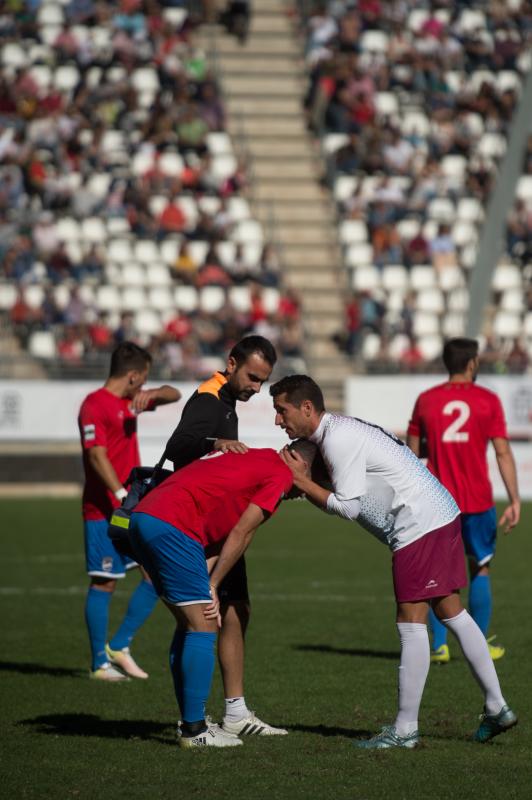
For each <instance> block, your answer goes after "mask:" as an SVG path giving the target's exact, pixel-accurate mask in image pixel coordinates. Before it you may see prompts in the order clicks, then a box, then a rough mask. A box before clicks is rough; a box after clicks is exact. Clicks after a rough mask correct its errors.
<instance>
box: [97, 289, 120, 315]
mask: <svg viewBox="0 0 532 800" xmlns="http://www.w3.org/2000/svg"><path fill="white" fill-rule="evenodd" d="M96 305H97V308H98V310H99V311H109V312H111V311H120V309H121V307H122V302H121V298H120V292H119V291H118V289H117V287H116V286H108V285H106V284H102V285H101V286H98V288H97V289H96Z"/></svg>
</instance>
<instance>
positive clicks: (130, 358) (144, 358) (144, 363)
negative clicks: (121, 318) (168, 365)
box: [109, 342, 152, 378]
mask: <svg viewBox="0 0 532 800" xmlns="http://www.w3.org/2000/svg"><path fill="white" fill-rule="evenodd" d="M151 361H152V358H151V355H150V354H149V353H148V351H147V350H144V348H143V347H139V346H138V344H135V343H134V342H121V343H120V344H119V345H118V347H115V349H114V350H113V352H112V354H111V366H110V369H109V377H110V378H122V377H123V376H124V375H126V374H127V373H128V372H129V371H130V370H132V369H134V370H138V371H139V372H141V371H142V370H144V369H146V367H149V366H150V364H151Z"/></svg>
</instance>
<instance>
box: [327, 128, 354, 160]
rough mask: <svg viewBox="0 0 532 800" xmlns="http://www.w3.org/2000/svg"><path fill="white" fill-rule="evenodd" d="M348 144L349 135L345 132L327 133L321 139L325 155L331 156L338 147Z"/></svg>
mask: <svg viewBox="0 0 532 800" xmlns="http://www.w3.org/2000/svg"><path fill="white" fill-rule="evenodd" d="M346 144H349V136H348V135H347V133H327V134H326V135H325V136H324V137H323V139H322V147H323V150H324V152H325V155H328V156H331V155H332V154H333V153H336V151H337V150H339V149H340V147H344V145H346Z"/></svg>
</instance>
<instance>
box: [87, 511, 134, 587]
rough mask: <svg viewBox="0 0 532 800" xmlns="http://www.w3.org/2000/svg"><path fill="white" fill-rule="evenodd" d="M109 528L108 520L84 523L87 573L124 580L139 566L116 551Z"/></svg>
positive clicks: (89, 520) (88, 520)
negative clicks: (128, 572)
mask: <svg viewBox="0 0 532 800" xmlns="http://www.w3.org/2000/svg"><path fill="white" fill-rule="evenodd" d="M108 527H109V523H108V522H107V520H106V519H86V520H84V521H83V534H84V538H85V564H86V567H87V572H88V574H89V575H93V576H94V577H99V578H124V577H125V575H126V572H127V570H129V569H134V568H135V567H136V566H138V564H137V562H136V561H133V559H132V558H128V557H127V556H123V555H121V554H120V553H119V552H118V551H117V550H116V548H115V546H114V544H113V543H112V541H111V539H110V538H109V536H108V534H107V529H108Z"/></svg>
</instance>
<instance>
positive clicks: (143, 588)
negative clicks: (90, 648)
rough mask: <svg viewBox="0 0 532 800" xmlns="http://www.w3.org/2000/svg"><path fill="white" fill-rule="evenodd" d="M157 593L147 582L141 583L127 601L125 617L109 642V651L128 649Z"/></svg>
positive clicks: (145, 618)
mask: <svg viewBox="0 0 532 800" xmlns="http://www.w3.org/2000/svg"><path fill="white" fill-rule="evenodd" d="M156 602H157V593H156V591H155V589H154V588H153V586H152V584H151V583H150V582H149V581H141V582H140V583H139V585H138V586H137V588H136V589H135V591H134V592H133V594H132V595H131V599H130V601H129V605H128V607H127V611H126V616H125V617H124V620H123V622H122V624H121V626H120V627H119V629H118V630H117V632H116V633H115V635H114V636H113V638H112V641H110V642H109V647H110V648H111V650H122V649H123V648H124V647H129V645H130V644H131V642H132V640H133V637H134V635H135V634H136V632H137V631H138V629H139V628H140V627H141V625H143V624H144V623H145V622H146V620H147V619H148V617H149V616H150V614H151V612H152V611H153V608H154V606H155V603H156Z"/></svg>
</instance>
